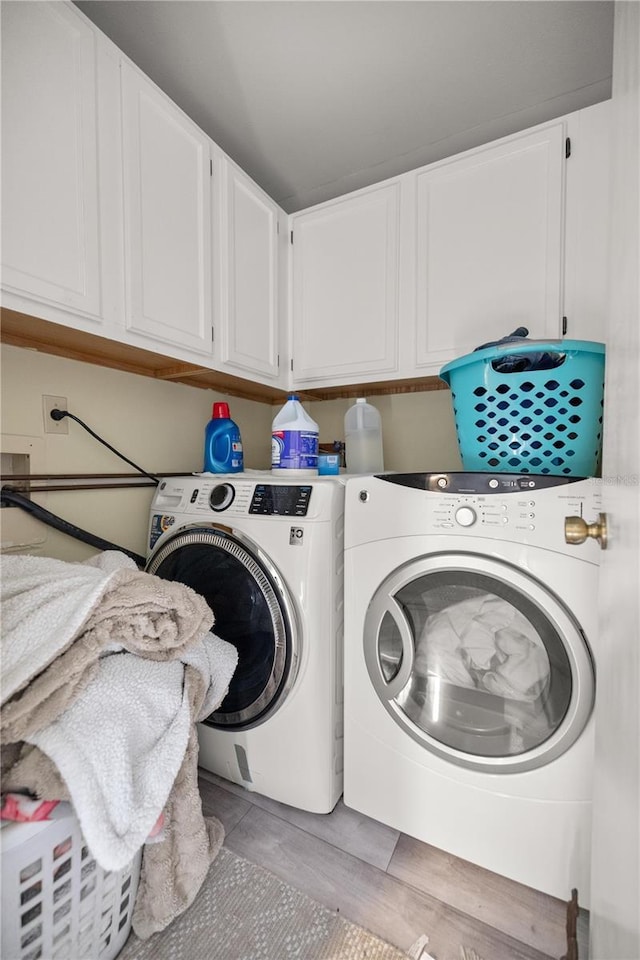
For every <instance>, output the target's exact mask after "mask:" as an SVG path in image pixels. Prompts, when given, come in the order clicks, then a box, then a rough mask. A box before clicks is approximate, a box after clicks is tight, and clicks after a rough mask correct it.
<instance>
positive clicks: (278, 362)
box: [276, 354, 280, 370]
mask: <svg viewBox="0 0 640 960" xmlns="http://www.w3.org/2000/svg"><path fill="white" fill-rule="evenodd" d="M276 367H277V368H278V370H279V369H280V354H278V356H277V358H276Z"/></svg>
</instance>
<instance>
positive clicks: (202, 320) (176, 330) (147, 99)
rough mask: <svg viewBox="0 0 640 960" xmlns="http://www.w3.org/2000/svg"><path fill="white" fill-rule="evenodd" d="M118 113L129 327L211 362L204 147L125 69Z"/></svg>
mask: <svg viewBox="0 0 640 960" xmlns="http://www.w3.org/2000/svg"><path fill="white" fill-rule="evenodd" d="M122 109H123V151H124V161H123V162H124V219H125V270H126V272H125V276H126V303H127V306H126V314H127V315H126V326H127V329H128V330H129V331H132V332H133V333H136V334H143V335H144V336H145V337H148V338H151V340H152V341H156V342H160V343H162V342H168V343H171V344H176V345H178V346H182V347H184V348H186V349H187V350H192V351H196V352H197V353H201V354H207V355H209V356H210V355H211V353H212V341H211V318H212V314H211V213H210V202H209V198H210V191H211V167H210V155H209V141H208V140H207V138H206V137H205V135H204V134H203V133H202V131H201V130H199V129H198V127H196V125H195V124H194V123H192V122H191V121H190V120H189V118H188V117H186V116H185V115H184V114H183V113H182V112H181V111H180V110H179V109H178V108H177V107H176V106H175V105H174V104H173V103H172V102H171V101H170V100H168V99H167V97H165V96H164V94H163V93H161V91H159V90H158V89H157V87H155V86H154V85H153V84H152V83H151V82H150V81H149V80H147V78H146V77H145V76H144V75H143V74H141V73H140V72H139V71H138V70H136V69H134V68H133V67H132V66H131V65H130V64H128V63H123V64H122ZM149 346H152V344H151V343H150V344H149Z"/></svg>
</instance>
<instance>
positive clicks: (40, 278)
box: [2, 3, 101, 320]
mask: <svg viewBox="0 0 640 960" xmlns="http://www.w3.org/2000/svg"><path fill="white" fill-rule="evenodd" d="M98 230H99V218H98V140H97V135H96V48H95V39H94V33H93V31H92V30H91V29H90V28H89V27H88V26H87V24H86V22H85V21H84V20H83V19H82V18H81V17H80V16H79V15H78V14H77V13H75V12H74V10H73V7H71V6H67V5H66V4H62V3H6V4H3V6H2V286H3V289H4V290H6V291H9V292H10V293H12V294H23V295H26V296H27V297H32V298H34V299H35V300H37V301H42V302H45V303H49V304H54V305H56V306H59V307H62V308H63V309H64V310H67V311H75V312H77V313H80V314H83V315H86V316H88V317H90V318H92V319H96V320H99V319H100V317H101V289H100V268H99V249H100V244H99V233H98ZM6 302H7V301H6ZM9 305H13V301H11V302H10V303H9ZM20 306H22V305H21V304H20V305H19V306H17V307H16V308H17V309H19V308H20ZM31 312H34V311H31Z"/></svg>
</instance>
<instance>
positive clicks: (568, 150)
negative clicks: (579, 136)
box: [564, 137, 571, 160]
mask: <svg viewBox="0 0 640 960" xmlns="http://www.w3.org/2000/svg"><path fill="white" fill-rule="evenodd" d="M564 155H565V159H566V160H568V159H569V157H570V156H571V137H567V139H566V140H565V142H564Z"/></svg>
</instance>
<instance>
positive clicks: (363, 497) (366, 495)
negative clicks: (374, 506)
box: [358, 490, 369, 503]
mask: <svg viewBox="0 0 640 960" xmlns="http://www.w3.org/2000/svg"><path fill="white" fill-rule="evenodd" d="M358 499H359V500H360V501H361V502H362V503H366V502H367V500H368V499H369V491H368V490H361V491H360V493H359V494H358Z"/></svg>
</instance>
